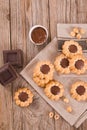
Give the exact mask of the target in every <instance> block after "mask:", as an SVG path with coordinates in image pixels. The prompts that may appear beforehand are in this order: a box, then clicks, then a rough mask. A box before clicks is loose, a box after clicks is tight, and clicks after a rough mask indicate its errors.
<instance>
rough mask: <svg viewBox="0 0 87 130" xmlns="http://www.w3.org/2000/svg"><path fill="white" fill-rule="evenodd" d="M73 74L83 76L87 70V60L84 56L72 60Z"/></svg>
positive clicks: (74, 57)
mask: <svg viewBox="0 0 87 130" xmlns="http://www.w3.org/2000/svg"><path fill="white" fill-rule="evenodd" d="M70 69H71V72H73V73H75V74H83V73H85V72H86V70H87V59H86V58H85V57H84V56H83V55H76V56H73V57H72V59H71V60H70Z"/></svg>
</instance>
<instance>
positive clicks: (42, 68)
mask: <svg viewBox="0 0 87 130" xmlns="http://www.w3.org/2000/svg"><path fill="white" fill-rule="evenodd" d="M40 71H41V72H42V73H43V74H48V72H49V71H50V67H49V65H46V64H44V65H42V66H41V67H40Z"/></svg>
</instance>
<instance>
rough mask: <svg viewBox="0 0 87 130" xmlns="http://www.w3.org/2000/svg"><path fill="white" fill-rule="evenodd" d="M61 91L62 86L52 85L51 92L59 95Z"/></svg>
mask: <svg viewBox="0 0 87 130" xmlns="http://www.w3.org/2000/svg"><path fill="white" fill-rule="evenodd" d="M59 92H60V88H59V87H58V86H52V87H51V93H52V94H53V95H58V94H59Z"/></svg>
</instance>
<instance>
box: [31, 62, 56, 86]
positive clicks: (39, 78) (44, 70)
mask: <svg viewBox="0 0 87 130" xmlns="http://www.w3.org/2000/svg"><path fill="white" fill-rule="evenodd" d="M53 73H54V66H53V65H52V64H51V62H50V61H39V62H38V63H37V64H36V66H35V68H34V73H33V80H34V81H35V82H36V84H37V85H38V86H40V87H45V85H46V84H47V83H48V82H49V81H50V80H52V79H53Z"/></svg>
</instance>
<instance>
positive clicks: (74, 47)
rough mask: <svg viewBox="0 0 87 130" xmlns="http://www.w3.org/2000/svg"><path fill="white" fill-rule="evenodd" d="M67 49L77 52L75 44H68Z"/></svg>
mask: <svg viewBox="0 0 87 130" xmlns="http://www.w3.org/2000/svg"><path fill="white" fill-rule="evenodd" d="M69 51H70V52H71V53H76V52H77V46H75V45H70V46H69Z"/></svg>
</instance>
